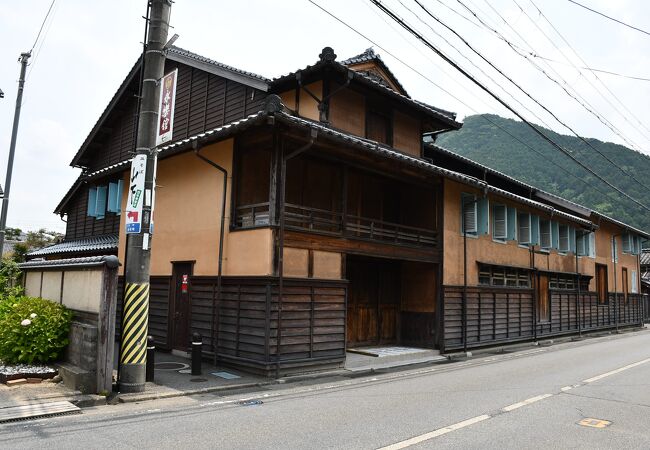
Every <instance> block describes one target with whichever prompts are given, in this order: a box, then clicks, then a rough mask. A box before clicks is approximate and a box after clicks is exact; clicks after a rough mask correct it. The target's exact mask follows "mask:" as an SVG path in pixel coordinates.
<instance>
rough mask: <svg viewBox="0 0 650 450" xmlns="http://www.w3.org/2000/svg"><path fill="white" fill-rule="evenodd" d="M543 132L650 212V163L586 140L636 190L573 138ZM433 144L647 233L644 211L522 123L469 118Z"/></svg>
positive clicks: (632, 153)
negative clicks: (649, 208) (460, 126)
mask: <svg viewBox="0 0 650 450" xmlns="http://www.w3.org/2000/svg"><path fill="white" fill-rule="evenodd" d="M540 128H541V127H540ZM541 129H542V130H544V132H545V134H546V135H547V136H549V137H550V138H551V139H552V140H553V141H555V142H556V143H558V144H559V145H560V146H562V147H563V148H565V149H567V150H568V151H570V152H571V153H572V154H573V156H575V157H576V158H577V159H578V160H579V161H581V162H583V163H584V164H585V165H586V166H588V167H589V168H591V169H592V170H593V171H594V172H596V173H597V174H598V175H600V176H601V177H603V178H604V179H605V180H607V181H608V182H610V183H611V184H613V185H614V186H616V187H618V188H619V189H621V190H622V191H623V192H625V193H627V194H628V195H629V196H631V197H632V198H634V199H636V200H638V201H639V202H641V203H642V204H644V205H646V206H648V207H650V157H648V156H646V155H644V154H642V153H639V152H637V151H635V150H632V149H629V148H627V147H624V146H622V145H618V144H612V143H610V142H601V141H599V140H597V139H587V140H588V141H589V143H590V144H591V145H592V146H593V147H595V148H597V149H598V150H599V151H600V152H601V153H603V154H604V155H606V156H607V157H608V158H609V159H610V160H612V161H614V162H615V163H616V164H617V165H619V166H620V167H622V168H623V169H625V171H626V172H627V173H629V174H631V175H632V176H633V177H634V178H636V180H638V181H639V182H640V183H642V185H639V183H637V182H636V181H635V180H634V179H632V177H631V176H629V175H626V174H625V173H623V172H621V171H620V170H619V169H618V168H616V167H615V166H613V165H612V164H610V163H609V162H607V160H605V158H603V157H602V156H601V155H599V154H598V153H597V152H596V151H594V150H593V149H592V148H591V147H589V146H588V145H587V144H585V143H584V142H582V141H581V140H580V139H578V138H577V137H573V136H565V135H561V134H558V133H555V132H553V131H551V130H548V129H545V128H541ZM518 140H519V141H521V142H519V141H518ZM436 143H437V144H438V145H440V146H441V147H444V148H447V149H449V150H452V151H454V152H456V153H459V154H461V155H463V156H465V157H467V158H470V159H472V160H474V161H476V162H479V163H481V164H484V165H486V166H488V167H491V168H493V169H496V170H498V171H500V172H504V173H506V174H508V175H510V176H512V177H514V178H517V179H518V180H521V181H523V182H525V183H528V184H531V185H533V186H536V187H538V188H540V189H543V190H545V191H548V192H551V193H553V194H556V195H559V196H561V197H564V198H566V199H568V200H571V201H574V202H576V203H579V204H581V205H584V206H587V207H589V208H592V209H594V210H596V211H599V212H601V213H603V214H606V215H608V216H610V217H612V218H614V219H618V220H620V221H623V222H625V223H629V224H630V225H633V226H635V227H638V228H640V229H642V230H650V212H649V211H648V210H646V209H644V208H642V207H641V206H639V205H638V204H636V203H634V202H633V201H632V200H629V199H627V198H626V197H624V196H622V195H621V194H619V193H618V192H616V191H615V190H614V189H612V188H610V187H609V186H607V184H605V183H603V182H602V181H600V180H598V179H597V178H596V177H594V176H593V175H591V174H590V173H589V172H587V171H586V170H585V169H583V168H582V167H580V166H579V165H577V164H576V163H575V162H574V161H572V160H571V159H570V158H569V157H568V156H566V155H564V154H562V153H561V152H560V151H559V150H558V149H556V148H555V147H553V146H552V145H550V144H549V143H547V142H546V141H544V140H543V139H542V138H541V137H540V136H538V135H537V134H536V133H535V132H534V131H533V130H532V129H531V128H530V127H528V125H526V124H524V123H523V122H518V121H516V120H512V119H506V118H503V117H499V116H496V115H493V114H479V115H475V116H469V117H467V118H466V119H465V124H464V125H463V128H461V129H460V130H459V131H456V132H451V133H445V134H443V135H441V136H439V137H438V139H437V140H436ZM524 143H525V144H526V145H528V146H529V147H531V148H532V149H531V148H528V147H527V146H526V145H524ZM533 149H534V150H533ZM558 166H559V167H558ZM563 169H564V170H563ZM567 171H568V172H569V173H570V174H569V173H567ZM581 180H584V181H585V182H586V183H585V182H583V181H581ZM644 186H648V187H644Z"/></svg>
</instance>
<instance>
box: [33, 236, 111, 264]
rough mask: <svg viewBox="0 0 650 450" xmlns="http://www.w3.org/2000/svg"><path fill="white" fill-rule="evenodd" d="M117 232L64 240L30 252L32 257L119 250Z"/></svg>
mask: <svg viewBox="0 0 650 450" xmlns="http://www.w3.org/2000/svg"><path fill="white" fill-rule="evenodd" d="M117 244H118V236H117V234H107V235H104V236H93V237H89V238H83V239H75V240H71V241H64V242H61V243H59V244H54V245H50V246H49V247H45V248H41V249H39V250H35V251H33V252H31V253H28V254H27V256H29V257H30V258H33V257H37V256H46V255H56V254H66V253H83V252H98V251H104V250H117Z"/></svg>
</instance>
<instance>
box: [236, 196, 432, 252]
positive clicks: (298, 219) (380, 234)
mask: <svg viewBox="0 0 650 450" xmlns="http://www.w3.org/2000/svg"><path fill="white" fill-rule="evenodd" d="M284 220H285V225H286V227H287V228H289V229H296V230H309V231H314V232H319V233H326V234H332V235H337V236H344V237H348V238H352V239H354V238H357V239H368V240H373V241H382V242H390V243H394V244H400V245H415V246H426V247H435V246H436V244H437V242H438V236H437V233H436V232H435V231H433V230H429V229H426V228H418V227H413V226H409V225H402V224H398V223H393V222H387V221H385V220H378V219H372V218H369V217H361V216H354V215H344V214H342V213H340V212H336V211H328V210H325V209H318V208H310V207H306V206H300V205H295V204H292V203H286V204H285V213H284ZM269 224H270V214H269V203H268V202H267V203H257V204H254V205H245V206H239V207H237V208H236V216H235V221H234V225H235V227H237V228H253V227H259V226H268V225H269Z"/></svg>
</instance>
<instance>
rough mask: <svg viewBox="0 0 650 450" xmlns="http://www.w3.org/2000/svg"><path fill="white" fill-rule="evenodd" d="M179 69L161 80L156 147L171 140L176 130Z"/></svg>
mask: <svg viewBox="0 0 650 450" xmlns="http://www.w3.org/2000/svg"><path fill="white" fill-rule="evenodd" d="M177 79H178V69H174V70H173V71H172V72H169V73H168V74H167V75H165V76H164V77H162V79H161V80H160V103H159V105H158V129H157V130H156V147H157V146H159V145H160V144H164V143H165V142H167V141H171V139H172V132H173V131H174V107H175V106H176V80H177Z"/></svg>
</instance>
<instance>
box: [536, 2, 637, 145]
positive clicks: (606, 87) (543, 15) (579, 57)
mask: <svg viewBox="0 0 650 450" xmlns="http://www.w3.org/2000/svg"><path fill="white" fill-rule="evenodd" d="M529 1H530V3H531V4H532V5H533V6H534V7H535V9H537V12H538V13H539V14H540V16H541V17H543V18H544V20H545V21H546V22H547V23H548V24H549V25H550V26H551V28H552V29H553V31H555V33H556V34H557V35H558V36H559V37H560V39H562V41H563V42H564V43H565V44H566V46H567V47H569V49H571V51H572V52H573V54H574V55H576V57H578V59H579V60H580V61H581V62H582V64H584V65H585V66H589V64H587V62H586V61H585V60H584V59H583V58H582V56H580V54H579V53H578V52H577V51H576V50H575V48H574V47H573V46H572V45H571V44H570V43H569V41H567V39H566V38H565V37H564V36H563V35H562V33H560V30H558V29H557V27H556V26H555V25H553V23H552V22H551V21H550V20H549V18H548V17H546V15H545V14H544V13H543V12H542V10H541V9H540V8H539V7H538V6H537V5H536V4H535V2H533V0H529ZM556 48H557V47H556ZM558 51H560V53H561V54H562V56H564V59H566V60H567V62H569V63H570V64H573V63H572V61H571V60H570V59H569V58H568V57H566V56H565V55H564V52H562V51H561V50H560V49H558ZM574 67H575V64H574ZM578 72H579V73H580V74H581V75H582V72H580V69H578ZM592 74H593V75H594V77H595V78H596V80H598V82H599V83H600V84H601V85H602V86H603V87H604V88H605V90H606V91H607V92H608V93H609V94H610V95H611V96H612V97H613V98H614V99H615V100H616V101H617V102H618V104H619V105H621V106H622V107H623V109H625V111H627V113H628V114H629V115H630V116H632V117H633V118H634V120H636V122H637V123H638V124H639V125H640V126H641V127H643V128H644V129H645V130H646V131H648V132H650V129H648V127H647V126H646V125H645V124H644V123H643V122H641V120H640V119H639V118H638V117H637V116H636V115H635V114H634V113H633V112H632V111H630V109H629V108H628V107H627V106H626V105H625V103H624V102H622V101H621V100H620V99H619V98H618V97H617V96H616V94H614V93H613V92H612V91H611V89H609V87H608V86H607V85H606V84H605V83H604V82H603V80H601V79H600V77H599V76H598V75H597V74H596V73H592ZM582 76H583V78H585V79H586V80H587V81H590V80H589V79H588V78H587V77H585V76H584V75H582ZM590 84H591V83H590ZM592 86H593V85H592ZM594 88H595V86H594ZM599 93H600V91H599ZM601 95H602V94H601ZM603 98H605V96H603ZM608 103H609V102H608ZM610 105H611V103H610ZM612 107H614V105H612ZM614 109H616V111H617V112H618V113H619V114H621V116H623V117H624V118H625V116H624V115H623V114H622V113H621V112H620V111H618V108H616V107H614ZM628 123H629V121H628ZM630 125H631V124H630ZM644 136H645V137H646V138H647V137H648V136H647V135H645V134H644Z"/></svg>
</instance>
